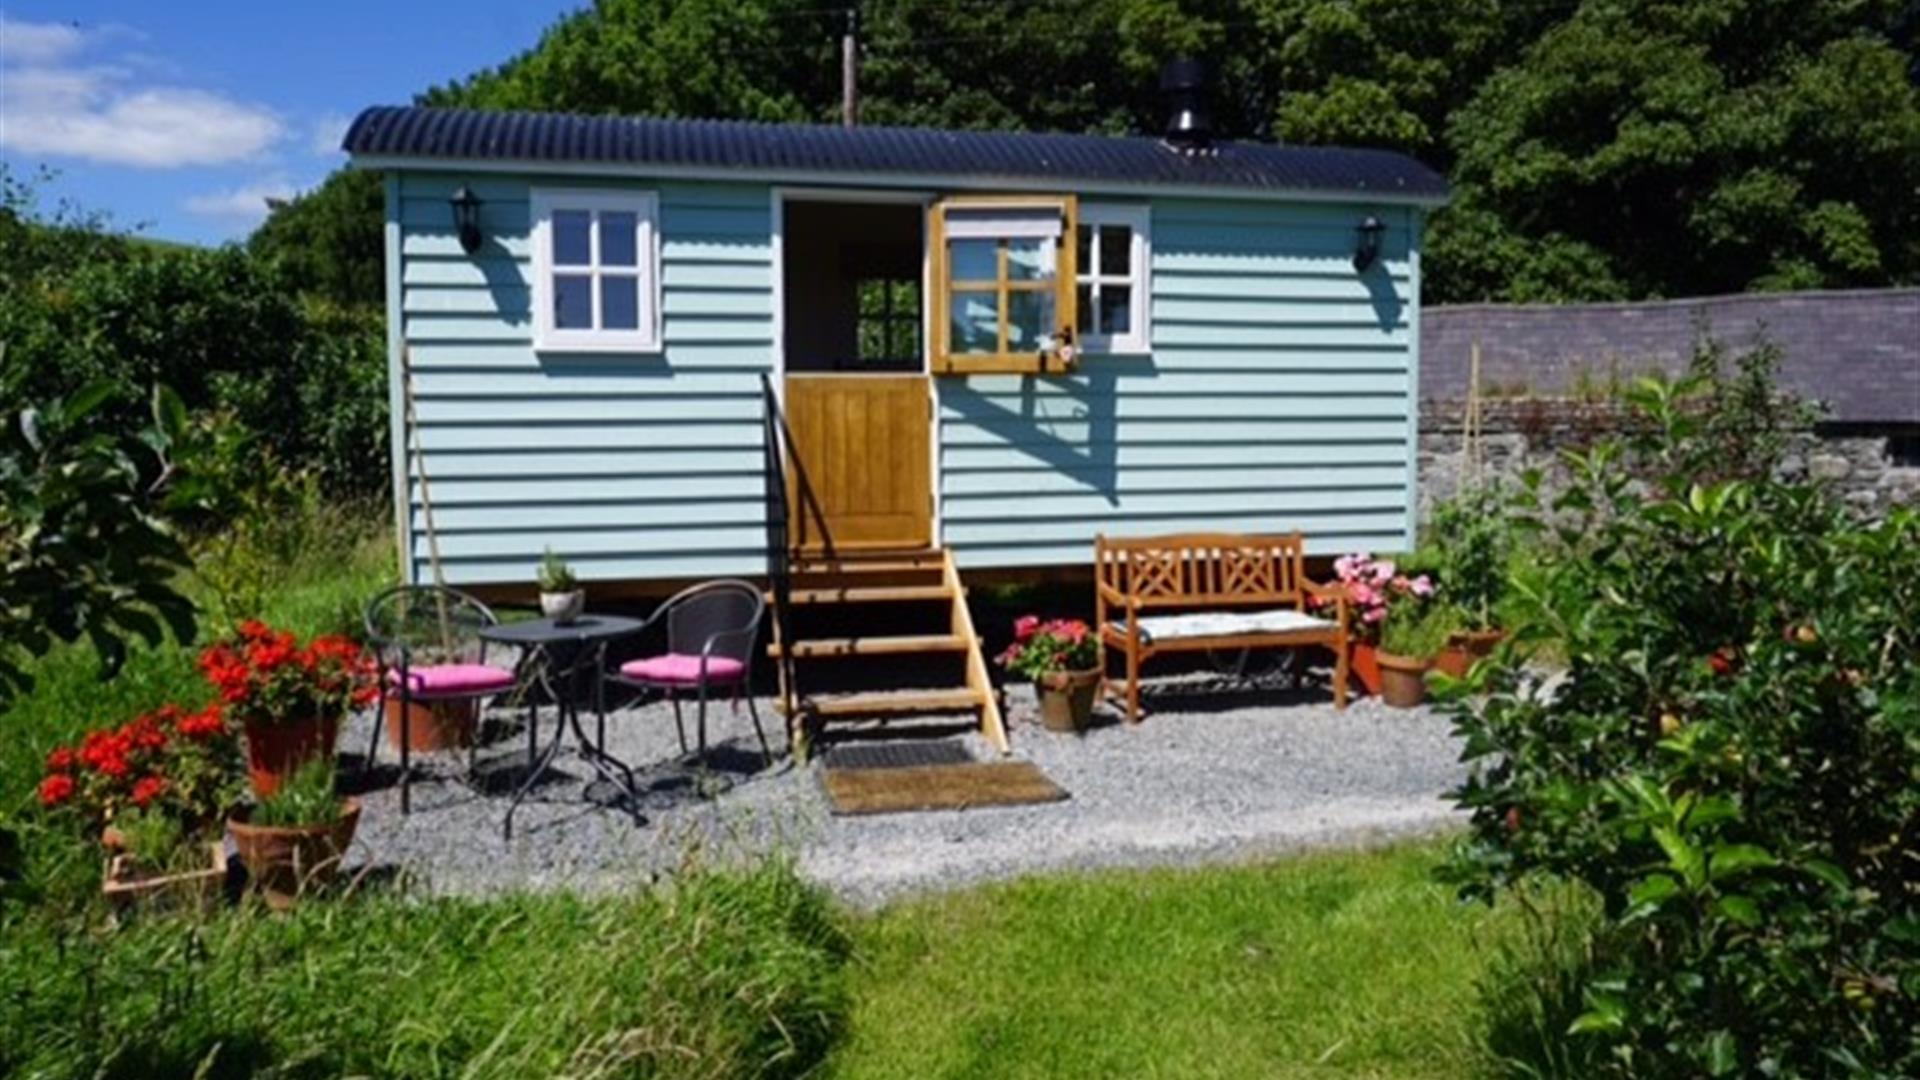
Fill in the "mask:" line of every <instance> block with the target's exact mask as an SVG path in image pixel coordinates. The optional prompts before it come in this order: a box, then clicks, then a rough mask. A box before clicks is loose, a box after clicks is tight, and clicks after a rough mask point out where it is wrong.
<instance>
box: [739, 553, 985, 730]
mask: <svg viewBox="0 0 1920 1080" xmlns="http://www.w3.org/2000/svg"><path fill="white" fill-rule="evenodd" d="M789 604H790V607H791V609H792V612H793V614H794V616H796V620H795V621H797V617H798V616H800V615H801V614H802V613H812V614H828V615H833V614H838V615H840V616H841V618H840V622H841V623H842V624H843V625H844V624H847V623H849V622H853V621H855V620H857V619H858V618H859V617H860V616H861V615H862V614H863V613H869V612H873V611H874V609H876V608H883V607H886V608H899V607H904V606H906V605H920V606H922V607H924V608H925V609H926V610H927V611H928V612H929V616H928V622H929V626H928V627H926V628H925V630H926V632H920V633H887V634H879V635H865V634H852V635H843V636H834V637H809V636H806V635H803V634H800V633H795V640H793V641H792V642H791V643H789V642H785V641H782V640H780V628H779V625H778V622H777V621H776V623H775V626H774V635H773V637H774V640H773V642H772V644H770V645H769V646H768V647H767V651H768V655H770V656H773V657H775V658H776V659H777V658H781V657H784V656H787V655H788V654H789V653H788V651H789V650H791V656H792V659H793V662H794V664H795V666H796V667H798V666H799V665H800V664H802V663H806V662H818V661H832V660H846V659H850V658H857V657H870V658H873V659H872V661H871V663H872V664H873V665H876V666H878V665H888V666H892V667H894V669H895V671H894V673H895V674H898V673H900V672H901V669H900V665H903V664H913V663H924V662H926V661H927V660H928V658H932V657H941V656H944V657H946V658H947V666H948V667H951V666H952V663H951V662H952V659H953V658H956V657H957V658H958V659H959V660H960V662H961V670H962V672H963V674H962V676H961V679H962V680H963V681H960V684H959V685H954V686H945V687H936V688H920V687H916V688H912V689H868V690H853V691H849V692H841V693H815V694H797V695H796V693H795V688H792V687H788V686H785V685H783V686H781V688H780V689H781V693H780V706H781V708H782V711H784V712H786V713H787V714H788V715H787V723H788V728H789V734H790V735H791V736H792V737H793V739H794V740H795V745H796V746H804V745H805V742H806V739H807V738H808V737H809V735H810V732H811V730H817V729H818V728H819V727H821V726H824V725H825V724H826V723H829V722H836V721H837V722H845V721H850V720H872V719H892V718H897V717H909V716H916V715H927V714H938V713H956V712H970V711H977V712H978V714H979V717H980V734H981V735H982V736H983V737H985V738H986V740H987V741H988V743H990V744H991V745H992V746H993V747H994V748H995V749H997V750H999V751H1000V752H1001V753H1003V754H1004V753H1007V752H1008V751H1009V749H1010V747H1009V745H1008V742H1007V729H1006V724H1005V722H1004V720H1003V719H1002V717H1001V715H1000V702H999V699H998V697H997V696H996V695H995V693H994V689H993V683H992V680H991V679H989V678H988V675H987V664H986V658H985V657H984V656H982V655H981V651H980V638H979V635H978V634H976V633H975V632H974V628H973V616H972V614H971V613H970V612H969V611H968V610H967V592H966V589H965V587H964V586H962V585H961V584H960V573H959V570H958V569H957V568H956V567H955V566H954V565H953V556H952V554H951V553H949V552H948V551H946V550H945V549H944V548H916V549H910V550H877V551H870V552H869V551H863V552H859V553H855V554H848V553H836V554H827V555H808V554H801V553H796V554H795V555H794V556H793V561H792V588H791V590H790V596H789ZM941 627H944V629H941ZM782 670H783V673H784V667H783V668H782ZM866 670H869V671H871V670H877V667H875V668H868V669H866ZM795 681H797V682H809V681H811V680H799V679H796V680H795ZM796 697H797V700H795V698H796ZM790 701H791V702H792V703H791V706H789V704H788V703H789V702H790Z"/></svg>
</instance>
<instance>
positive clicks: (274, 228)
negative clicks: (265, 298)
mask: <svg viewBox="0 0 1920 1080" xmlns="http://www.w3.org/2000/svg"><path fill="white" fill-rule="evenodd" d="M385 207H386V188H385V186H384V185H383V184H382V183H381V180H380V174H378V173H376V172H372V171H369V170H367V169H341V170H339V171H337V172H335V173H334V174H333V175H331V176H329V177H327V179H326V180H325V182H323V183H322V184H320V186H319V187H316V188H314V189H313V190H312V191H309V192H306V193H305V194H302V195H296V196H294V197H293V198H292V199H290V200H288V201H287V202H285V203H283V204H281V205H279V206H276V207H274V209H273V211H272V212H271V213H269V214H268V215H267V220H265V221H263V222H261V223H260V227H259V228H257V229H255V230H254V231H253V235H252V236H250V237H248V238H247V250H248V251H249V252H250V253H252V254H253V255H255V256H258V257H259V258H262V259H265V260H267V261H268V262H271V263H274V264H275V265H276V266H277V267H278V269H279V270H280V273H281V276H282V277H283V278H284V279H285V280H286V281H288V282H290V283H293V284H294V285H295V286H296V287H297V288H298V289H299V290H300V291H302V292H304V293H307V294H309V295H314V296H319V297H323V298H325V299H326V300H328V301H330V302H332V303H334V304H340V305H347V306H352V305H369V306H379V305H381V304H383V303H385V302H386V275H385V273H384V263H385V255H386V246H385V233H384V224H385V221H386V209H385Z"/></svg>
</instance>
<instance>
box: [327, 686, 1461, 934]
mask: <svg viewBox="0 0 1920 1080" xmlns="http://www.w3.org/2000/svg"><path fill="white" fill-rule="evenodd" d="M1147 701H1148V706H1149V709H1150V710H1151V712H1150V715H1149V717H1148V719H1147V720H1146V722H1145V723H1143V724H1140V725H1138V726H1135V727H1127V726H1125V725H1122V724H1120V723H1118V721H1117V718H1116V716H1115V714H1114V713H1112V712H1111V711H1110V710H1102V712H1101V714H1100V715H1099V716H1098V717H1097V718H1096V724H1097V725H1098V726H1096V727H1095V728H1094V729H1093V730H1091V731H1089V732H1087V733H1086V734H1085V735H1083V736H1074V735H1063V734H1056V733H1053V732H1049V731H1047V730H1045V729H1044V728H1041V727H1040V726H1039V725H1038V723H1037V718H1036V717H1035V715H1034V707H1033V704H1032V697H1031V691H1030V690H1028V689H1027V688H1025V687H1017V688H1015V689H1014V690H1013V691H1012V692H1011V694H1010V695H1009V709H1008V718H1009V722H1010V723H1011V725H1012V733H1013V736H1014V755H1015V757H1018V758H1025V759H1027V760H1030V761H1032V762H1034V763H1035V764H1036V765H1038V766H1039V767H1040V768H1041V769H1042V770H1043V771H1044V772H1045V773H1046V774H1047V775H1048V776H1049V777H1051V778H1052V779H1053V780H1054V781H1055V782H1056V783H1058V784H1060V785H1061V786H1062V787H1064V788H1066V789H1067V791H1068V792H1070V793H1071V798H1069V799H1068V800H1067V801H1065V802H1057V803H1050V804H1043V805H1034V806H1020V807H995V808H981V809H971V810H961V811H940V812H924V813H909V814H892V815H886V816H877V817H834V816H833V815H831V814H830V813H829V804H828V801H827V797H826V795H825V793H824V792H823V791H822V790H821V786H820V781H819V776H818V770H819V765H818V764H811V765H807V766H796V765H795V764H793V763H792V762H791V761H790V760H789V759H788V758H786V757H785V756H783V755H782V754H781V751H783V750H784V735H783V732H782V730H781V727H782V725H781V724H780V722H779V720H778V718H777V716H776V714H775V713H774V711H773V709H772V707H771V703H770V702H769V701H767V700H765V699H762V700H761V702H760V710H761V717H762V722H763V724H764V725H765V726H766V728H767V734H768V737H769V739H770V740H772V741H773V743H774V750H775V753H776V759H775V761H774V764H773V765H772V767H771V768H764V769H763V768H761V766H760V760H759V751H758V744H757V742H756V740H755V739H754V736H753V731H752V728H751V726H750V725H749V723H748V721H747V715H746V713H745V711H744V710H743V711H741V712H739V713H738V714H737V715H736V714H735V713H734V712H733V710H731V709H730V708H728V707H726V706H720V707H718V708H716V709H715V710H713V712H712V714H711V715H710V724H711V735H712V739H713V741H714V743H715V745H716V747H717V750H716V754H715V765H716V770H717V775H718V776H720V777H722V778H723V779H724V781H725V782H727V783H730V785H731V786H730V787H729V788H728V789H727V790H726V791H725V792H724V793H723V794H721V795H720V796H719V797H717V798H713V799H699V798H693V797H691V796H690V794H689V792H687V791H686V790H685V789H684V787H669V788H665V789H662V790H660V791H657V792H655V793H654V794H653V795H651V796H650V797H649V798H648V800H647V801H648V805H647V806H646V807H645V815H646V817H647V824H646V825H645V826H644V827H638V828H636V827H635V826H634V824H633V821H632V819H631V818H630V817H628V816H627V815H626V814H625V813H623V812H620V811H618V810H616V809H610V808H605V807H599V806H595V805H592V804H590V803H588V802H586V801H585V800H584V799H583V797H582V795H583V792H582V787H583V784H584V782H585V780H586V779H587V777H588V776H589V770H588V769H587V768H586V767H585V766H584V765H583V764H582V763H581V762H580V761H579V760H577V759H572V758H570V757H569V756H567V755H563V756H562V757H561V759H560V762H559V767H560V770H561V772H562V773H563V774H564V775H563V776H560V777H556V778H554V779H553V780H552V781H551V782H548V783H545V784H543V785H542V786H540V787H538V788H536V789H535V791H534V793H533V794H532V796H530V798H529V799H528V801H527V803H526V804H525V805H524V806H522V808H521V809H520V811H519V812H518V814H517V815H516V817H515V830H514V836H513V838H512V839H511V840H510V841H509V840H505V839H503V838H502V835H501V828H500V826H501V820H502V817H503V816H504V814H505V813H506V809H507V805H508V800H509V795H508V794H507V793H506V792H495V793H489V794H482V793H480V792H478V791H476V790H474V789H473V788H471V787H469V786H468V785H467V784H465V783H464V782H462V781H461V780H460V779H459V778H460V775H461V773H462V771H463V770H464V767H465V759H464V756H463V755H454V754H443V755H433V756H429V757H424V758H418V757H417V758H416V759H415V765H416V774H415V776H416V779H415V782H414V787H413V806H414V812H413V814H412V815H411V816H410V817H403V816H402V815H401V814H400V810H399V792H398V789H397V787H395V786H393V785H392V782H391V781H392V778H393V775H394V774H395V772H396V770H394V769H393V768H392V765H393V762H394V757H393V753H392V751H391V749H390V748H387V747H383V749H382V754H381V760H382V762H383V764H384V765H385V766H387V767H386V768H385V769H382V770H377V771H376V772H375V773H374V774H373V775H372V776H371V777H370V778H369V790H367V791H366V792H365V793H364V794H363V796H362V799H363V802H364V803H365V804H366V811H365V813H364V814H363V816H362V821H361V828H360V833H359V839H358V840H357V842H356V854H355V856H352V857H350V861H352V862H361V863H363V864H364V865H367V866H370V867H374V868H378V869H379V870H381V871H383V872H390V873H398V874H400V875H401V876H403V877H404V878H406V879H407V880H408V881H409V882H410V883H411V884H413V885H415V886H416V887H420V888H424V889H426V890H428V891H432V892H436V893H458V894H469V895H473V894H485V893H490V892H498V891H503V890H519V889H553V888H576V889H584V890H598V889H605V888H616V887H619V886H622V885H626V884H631V883H635V882H645V881H651V880H656V879H657V878H658V877H659V876H661V875H663V874H666V873H670V872H672V871H673V870H674V869H675V868H676V867H678V866H680V865H682V864H684V863H685V862H686V861H687V860H705V861H727V860H731V859H737V858H741V857H750V856H753V855H756V854H759V853H762V852H766V851H769V850H786V851H788V852H791V853H792V854H793V855H794V856H795V857H796V858H797V860H798V863H799V865H800V867H801V869H802V871H803V873H805V874H806V875H807V876H809V877H811V878H813V879H815V880H818V881H820V882H821V883H823V884H824V885H826V886H827V887H829V888H831V889H832V890H833V891H834V892H835V893H837V894H838V895H840V896H841V897H843V898H844V899H846V900H848V901H851V902H854V903H857V904H873V903H878V902H882V901H885V900H887V899H890V898H893V897H896V896H900V895H903V894H907V893H914V892H922V891H930V890H938V889H948V888H955V887H960V886H964V885H968V884H972V883H975V882H979V881H985V880H990V879H997V878H1006V877H1012V876H1017V875H1021V874H1027V873H1033V872H1040V871H1050V870H1066V869H1089V868H1096V867H1111V866H1148V865H1166V864H1195V863H1202V862H1219V861H1231V860H1241V859H1247V858H1255V857H1260V856H1266V855H1273V854H1278V853H1283V852H1287V851H1291V850H1297V849H1301V848H1306V847H1317V846H1350V845H1359V844H1366V843H1377V842H1381V841H1382V840H1386V839H1392V838H1396V837H1402V836H1409V835H1416V834H1423V833H1430V832H1434V831H1438V830H1443V829H1446V828H1448V827H1450V826H1451V825H1453V824H1454V823H1456V822H1457V820H1458V819H1457V817H1456V815H1455V814H1454V813H1453V812H1452V811H1451V810H1450V809H1449V808H1448V805H1447V803H1446V802H1445V801H1444V800H1443V799H1442V798H1441V796H1442V793H1443V792H1445V791H1446V790H1447V789H1448V788H1449V787H1450V786H1452V785H1453V784H1454V783H1455V782H1457V780H1458V779H1459V778H1460V776H1461V775H1462V768H1461V766H1460V765H1459V764H1458V762H1457V759H1458V756H1459V747H1458V745H1457V743H1456V741H1455V740H1454V739H1453V738H1452V736H1451V735H1450V734H1449V731H1448V724H1447V722H1446V720H1445V719H1444V718H1442V717H1439V716H1437V715H1435V714H1434V713H1433V712H1431V711H1429V710H1427V709H1424V708H1423V709H1413V710H1397V709H1388V708H1385V707H1383V706H1381V705H1380V704H1379V703H1378V702H1377V701H1376V700H1374V699H1371V698H1361V699H1358V700H1357V701H1356V702H1355V703H1354V704H1353V705H1352V706H1351V707H1350V708H1348V709H1347V710H1346V711H1345V712H1337V711H1336V710H1335V709H1334V708H1333V706H1332V705H1331V703H1330V702H1329V701H1328V699H1327V695H1326V694H1325V692H1324V690H1321V689H1318V688H1314V689H1310V690H1307V691H1303V692H1300V693H1295V692H1292V691H1287V690H1262V691H1248V690H1242V689H1237V688H1234V687H1230V686H1221V685H1218V683H1217V681H1216V680H1213V679H1211V678H1208V677H1194V678H1191V679H1187V680H1176V681H1175V682H1173V683H1172V684H1169V683H1167V682H1162V683H1160V684H1158V685H1157V686H1153V687H1152V688H1151V689H1150V690H1149V696H1148V699H1147ZM586 721H587V724H588V727H589V731H591V725H592V720H591V717H587V718H586ZM369 723H370V717H365V716H363V717H357V718H356V719H355V721H354V722H353V723H352V724H351V725H350V726H349V727H348V729H347V730H346V732H344V733H343V739H342V748H343V750H346V751H347V752H349V753H351V754H357V753H359V752H362V751H364V749H365V746H366V739H367V736H368V734H369V730H368V725H369ZM552 724H553V715H552V711H551V710H543V711H542V722H541V734H542V740H543V744H544V741H545V739H546V738H548V737H550V733H551V730H552ZM689 726H691V710H689ZM903 726H904V725H903ZM488 727H489V728H490V729H492V733H493V734H494V735H495V736H496V737H495V738H494V739H493V740H492V741H491V742H490V744H489V745H488V746H486V747H485V748H483V749H482V750H481V751H480V757H481V760H482V761H483V762H486V761H488V760H490V759H493V758H494V757H495V756H496V755H498V756H500V759H501V760H502V761H503V762H506V761H517V760H518V759H519V758H520V757H521V756H522V755H524V753H525V747H526V743H525V739H524V735H523V734H521V733H519V731H518V730H517V717H513V716H510V715H508V714H504V713H502V714H499V715H497V716H495V717H492V718H491V719H490V723H489V725H488ZM961 738H963V739H964V741H965V742H966V743H967V744H968V745H969V747H970V748H971V749H972V751H973V753H974V755H975V756H976V757H978V758H980V759H983V760H985V759H989V758H991V757H992V756H993V755H992V753H991V751H990V750H989V749H988V748H987V746H986V745H985V743H984V742H983V741H982V740H981V739H980V738H979V737H978V736H977V735H974V734H971V733H969V734H965V735H963V736H961ZM608 745H609V749H610V750H612V752H613V753H614V754H616V755H617V756H619V757H621V758H623V759H624V760H626V761H627V762H628V763H629V764H631V765H633V766H634V767H635V768H636V770H638V771H641V772H642V776H643V779H644V778H645V775H646V770H645V769H643V766H646V765H648V764H649V763H659V762H664V761H667V760H668V759H670V758H672V757H673V756H674V755H675V754H677V751H678V745H677V742H676V739H675V736H674V731H673V720H672V714H671V712H670V711H669V709H668V708H667V707H666V705H664V704H662V703H654V704H648V705H645V706H641V707H636V708H629V709H623V710H621V711H619V712H617V713H614V714H612V715H611V716H610V717H609V723H608ZM508 775H511V774H510V773H509V774H508Z"/></svg>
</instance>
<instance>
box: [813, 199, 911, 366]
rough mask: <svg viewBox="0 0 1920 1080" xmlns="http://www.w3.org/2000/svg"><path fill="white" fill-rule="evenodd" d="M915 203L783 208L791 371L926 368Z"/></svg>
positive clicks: (818, 203)
mask: <svg viewBox="0 0 1920 1080" xmlns="http://www.w3.org/2000/svg"><path fill="white" fill-rule="evenodd" d="M923 213H924V211H923V210H922V208H921V207H920V205H919V204H918V203H886V202H812V201H807V200H805V199H799V198H789V199H788V200H787V201H786V203H785V206H784V208H783V211H782V215H783V216H782V237H781V253H782V256H783V261H784V263H785V266H783V267H782V269H781V273H782V275H784V276H783V278H782V281H781V294H782V298H783V305H784V309H785V310H784V311H783V312H782V321H783V324H784V330H785V333H784V337H785V339H786V370H787V372H788V373H790V374H802V373H827V372H873V373H882V372H891V373H896V374H907V373H919V372H922V371H924V370H926V362H925V348H924V344H923V342H922V330H923V325H924V320H923V318H922V315H921V311H922V307H921V305H922V303H923V302H924V297H923V296H922V294H921V266H922V261H923V260H922V256H921V225H922V222H921V217H922V214H923Z"/></svg>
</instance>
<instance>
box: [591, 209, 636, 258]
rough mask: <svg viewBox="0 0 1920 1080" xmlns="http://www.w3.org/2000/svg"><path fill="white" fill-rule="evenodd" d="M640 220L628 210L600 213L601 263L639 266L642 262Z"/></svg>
mask: <svg viewBox="0 0 1920 1080" xmlns="http://www.w3.org/2000/svg"><path fill="white" fill-rule="evenodd" d="M639 249H640V232H639V222H638V221H637V220H636V219H635V218H634V216H633V215H632V214H629V213H627V212H626V211H624V210H623V211H609V212H606V213H603V214H601V215H600V265H601V266H638V265H639V264H640V260H639V254H640V251H639Z"/></svg>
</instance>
